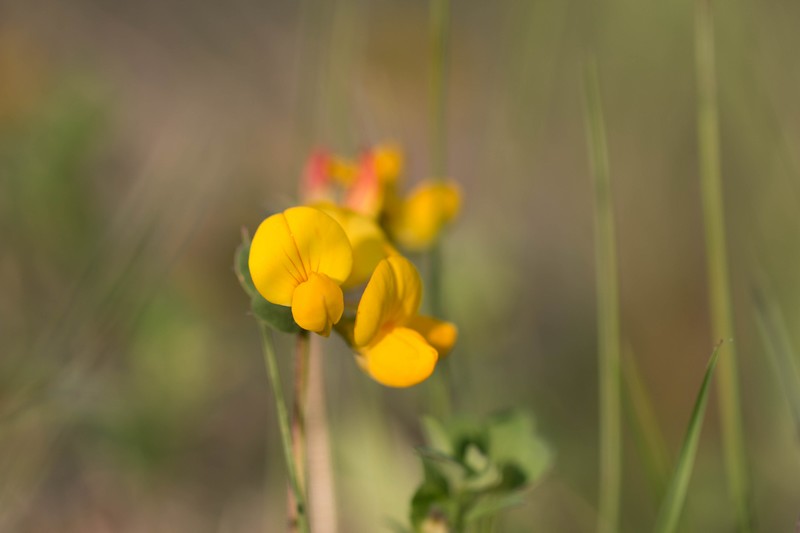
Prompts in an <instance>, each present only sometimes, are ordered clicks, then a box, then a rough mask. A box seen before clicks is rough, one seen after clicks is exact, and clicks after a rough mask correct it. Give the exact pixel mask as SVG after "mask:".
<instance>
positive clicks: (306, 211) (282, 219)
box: [249, 207, 353, 306]
mask: <svg viewBox="0 0 800 533" xmlns="http://www.w3.org/2000/svg"><path fill="white" fill-rule="evenodd" d="M352 264H353V252H352V250H351V248H350V241H348V240H347V235H345V233H344V230H343V229H342V227H341V226H339V224H338V223H337V222H336V221H335V220H333V219H332V218H331V217H329V216H328V215H326V214H325V213H323V212H322V211H320V210H318V209H314V208H311V207H292V208H291V209H287V210H286V211H284V212H283V213H279V214H277V215H272V216H271V217H269V218H267V219H266V220H264V221H263V222H262V223H261V225H260V226H259V227H258V229H257V230H256V234H255V235H254V236H253V242H252V243H251V245H250V258H249V266H250V275H251V276H252V277H253V283H254V284H255V286H256V289H258V292H259V293H261V295H262V296H263V297H264V298H265V299H267V300H268V301H270V302H272V303H274V304H278V305H287V306H288V305H291V304H292V293H293V292H294V289H295V287H297V286H298V285H300V284H301V283H303V282H304V281H307V280H308V277H309V275H310V274H311V273H312V272H317V273H319V274H325V275H326V276H327V277H329V278H330V279H331V280H332V281H334V282H335V283H337V284H341V283H342V282H344V280H345V279H347V277H348V276H349V275H350V269H351V268H352Z"/></svg>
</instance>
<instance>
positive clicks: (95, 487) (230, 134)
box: [0, 0, 800, 533]
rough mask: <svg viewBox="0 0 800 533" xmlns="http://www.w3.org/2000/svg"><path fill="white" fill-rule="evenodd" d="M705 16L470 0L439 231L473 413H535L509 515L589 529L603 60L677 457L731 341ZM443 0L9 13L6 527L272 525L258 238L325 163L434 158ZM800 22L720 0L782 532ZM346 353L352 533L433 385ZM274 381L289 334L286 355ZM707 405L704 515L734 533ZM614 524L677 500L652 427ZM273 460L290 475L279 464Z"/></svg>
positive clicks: (628, 226)
mask: <svg viewBox="0 0 800 533" xmlns="http://www.w3.org/2000/svg"><path fill="white" fill-rule="evenodd" d="M693 9H694V6H693V3H692V2H690V1H688V0H678V1H675V2H633V1H630V0H602V1H596V2H580V1H577V0H576V1H563V0H534V1H530V2H529V1H527V0H506V1H499V2H483V1H468V0H459V1H454V2H453V3H452V31H451V50H450V51H451V56H450V77H449V89H448V95H447V106H448V115H447V121H448V122H447V123H448V143H447V149H448V165H449V168H450V173H451V175H452V177H453V178H454V179H456V180H457V181H458V182H459V183H460V184H461V186H462V188H463V191H464V199H465V204H464V210H463V212H462V216H461V219H460V220H459V221H458V223H457V224H456V225H455V226H454V227H453V228H452V230H451V231H450V232H449V233H448V234H447V236H446V238H445V244H444V257H445V259H444V260H445V267H444V268H445V274H444V276H445V282H444V283H445V302H446V309H447V311H448V315H449V317H450V318H451V319H452V320H454V321H455V322H456V323H457V324H458V325H459V328H460V333H461V337H460V341H459V344H458V347H457V349H456V351H455V353H454V354H453V355H452V365H451V366H452V370H453V377H454V380H455V384H456V394H457V400H458V407H459V410H461V411H462V412H468V413H474V414H478V415H480V414H486V413H490V412H492V411H494V410H496V409H501V408H505V407H512V406H518V407H523V408H526V409H529V410H530V411H531V412H532V413H534V414H535V416H536V419H537V424H538V428H539V431H540V433H541V435H543V436H544V437H545V438H546V439H547V440H548V442H549V443H550V445H551V447H552V449H553V450H554V452H555V454H556V460H555V464H554V467H553V468H552V470H551V471H550V472H549V473H548V475H547V476H546V477H545V478H544V479H543V480H542V482H541V483H540V484H539V485H538V486H537V487H536V489H535V490H533V491H531V492H530V493H529V494H528V496H527V497H526V500H525V502H526V503H525V504H524V505H523V506H521V507H518V508H515V509H513V510H512V511H510V512H508V513H506V515H505V516H504V518H503V520H502V522H501V523H500V525H499V530H500V531H519V532H525V531H567V532H569V531H576V532H582V531H592V530H593V529H594V527H595V509H596V503H595V502H596V500H597V460H598V455H597V363H596V361H597V355H596V354H597V348H596V320H595V282H594V253H593V227H592V209H593V207H592V186H591V173H590V165H589V161H588V157H587V147H586V138H585V131H584V109H583V92H582V91H583V89H582V79H581V73H582V65H583V63H584V61H585V59H586V57H587V55H592V56H594V57H595V59H596V61H597V66H598V73H599V81H600V91H601V96H602V101H603V105H604V112H605V119H606V127H607V130H608V142H609V158H610V166H611V179H612V182H613V193H614V205H615V215H616V217H617V228H618V246H619V268H620V286H621V306H622V329H623V337H624V341H625V344H626V346H627V347H628V349H629V351H630V353H632V354H633V355H634V357H635V359H636V361H637V362H638V366H639V368H640V370H641V373H642V377H643V379H644V382H645V384H646V386H647V390H648V392H649V394H650V397H651V398H652V401H653V405H654V408H655V413H656V415H657V417H658V420H659V422H660V424H661V427H662V430H663V432H664V435H665V438H666V442H667V448H668V450H669V453H670V455H671V457H675V455H676V454H677V449H678V447H679V445H680V442H681V439H682V435H683V432H684V430H685V427H686V424H687V421H688V419H689V415H690V411H691V408H692V404H693V402H694V397H695V394H696V391H697V389H698V387H699V384H700V382H701V379H702V375H703V371H704V368H705V364H706V362H707V359H708V357H709V355H710V353H711V351H712V347H713V345H714V343H715V342H716V340H717V339H713V338H712V335H711V333H710V324H709V309H708V304H707V301H708V297H707V283H706V261H705V250H706V248H705V242H704V239H703V225H702V205H701V198H700V188H699V180H698V158H697V148H696V147H697V135H696V98H695V74H694V72H695V71H694V33H693V23H694V22H693V20H694V19H693ZM428 15H429V13H428V4H427V3H426V2H422V1H417V2H412V1H401V0H376V1H370V2H368V1H366V0H336V1H332V2H327V1H319V0H302V1H299V2H280V1H266V0H257V1H256V0H232V1H229V2H224V3H223V2H209V1H196V0H191V1H190V0H158V1H155V0H144V1H140V2H115V1H110V0H74V1H71V2H57V1H55V0H37V1H32V2H27V1H21V0H18V1H13V0H12V1H9V0H0V531H3V532H6V531H8V532H50V531H63V532H92V533H94V532H110V531H114V532H139V531H147V532H176V531H191V532H226V533H227V532H245V531H247V532H249V531H263V530H265V524H266V530H267V531H281V530H282V527H283V526H282V524H283V520H284V518H283V516H284V510H285V504H284V498H285V486H284V481H285V472H284V467H283V464H282V459H281V450H280V444H279V438H278V432H277V422H276V420H275V412H274V406H273V404H272V401H271V399H270V395H269V391H268V389H267V381H266V377H265V372H264V368H263V361H262V358H261V355H260V348H259V336H258V330H257V328H256V326H255V324H254V322H253V319H252V317H250V316H248V301H247V298H246V296H245V295H244V293H243V292H242V291H241V289H240V288H239V286H238V284H237V280H236V278H235V277H234V275H233V271H232V257H233V252H234V249H235V247H236V245H237V243H238V242H239V239H240V231H241V228H242V227H246V228H249V229H250V230H251V231H252V230H254V229H255V227H256V226H257V224H258V223H259V222H260V220H261V219H262V218H263V217H264V216H265V215H266V214H267V213H269V212H271V211H275V210H280V209H283V208H285V207H287V206H289V205H290V204H292V203H293V202H295V201H296V198H297V180H298V176H299V174H300V171H301V168H302V165H303V162H304V160H305V158H306V156H307V155H308V153H309V151H310V150H311V149H312V148H314V147H317V146H328V147H331V148H332V149H334V150H336V151H339V152H342V153H345V154H355V153H357V151H358V150H359V149H361V148H363V147H366V146H369V145H370V144H372V143H375V142H379V141H383V140H394V141H396V142H398V143H400V144H401V145H402V146H403V147H404V148H405V150H406V157H407V176H406V178H407V181H408V183H409V184H413V183H414V182H415V181H416V180H419V179H422V178H424V177H427V174H428V170H427V169H428V168H430V160H431V154H430V151H429V147H430V145H431V142H430V124H431V113H430V97H429V95H430V65H431V59H430V57H431V45H430V34H429V17H428ZM798 22H800V4H797V3H796V2H790V1H779V0H770V1H768V2H758V3H757V2H746V1H744V0H731V1H727V2H719V3H718V5H717V9H716V11H715V23H716V45H717V75H718V88H719V103H720V117H721V124H720V126H721V140H722V144H721V150H722V173H723V179H724V191H725V202H726V221H727V231H728V242H729V259H730V265H731V273H732V291H733V300H734V314H735V320H736V336H735V339H734V341H733V342H735V343H736V346H737V347H738V350H739V354H740V359H741V377H742V398H743V409H744V419H745V430H746V444H747V451H748V456H749V460H750V473H751V477H752V484H753V494H754V508H755V514H756V517H757V520H758V524H759V529H760V530H761V531H789V530H791V529H792V528H793V527H794V523H795V521H796V520H797V518H798V513H800V483H798V480H800V461H798V457H799V456H798V451H799V450H798V440H797V439H798V432H797V425H796V424H795V423H794V421H793V419H792V416H791V411H790V409H789V403H787V401H786V395H785V394H784V389H783V388H782V382H781V381H780V380H779V379H778V378H777V373H776V372H775V369H774V366H773V365H772V363H771V362H770V359H769V358H768V357H767V356H766V355H765V350H764V344H763V340H764V339H763V338H762V337H761V336H760V335H759V330H758V329H757V327H756V321H755V311H756V309H755V306H754V296H753V291H754V288H756V287H760V286H766V287H769V292H768V293H767V294H768V296H767V298H768V300H769V302H770V303H771V305H772V306H773V307H774V308H776V309H778V310H779V312H780V313H781V314H782V316H783V317H784V320H785V322H786V324H788V331H789V336H790V340H791V341H792V342H794V343H795V344H796V345H797V346H798V347H800V334H799V333H798V331H800V330H798V328H796V327H795V325H796V324H797V323H798V320H800V304H798V302H800V300H799V299H798V297H800V283H799V282H798V278H797V272H798V265H799V264H800V246H798V243H800V156H799V155H798V154H800V105H798V98H797V95H798V94H800V68H799V67H798V65H797V57H796V56H797V47H798V46H800V40H798V34H797V31H796V30H797V26H798ZM323 346H324V348H325V351H326V353H325V360H324V376H325V382H326V385H327V392H328V412H329V424H330V428H331V450H332V458H333V465H334V473H335V476H336V486H337V495H336V497H337V501H338V515H339V525H340V530H341V531H347V532H351V531H352V532H373V531H383V530H388V528H387V525H386V524H387V523H389V522H390V521H391V520H397V521H401V522H402V521H405V519H406V515H407V509H408V500H409V497H410V495H411V493H412V491H413V490H414V487H415V485H416V483H418V482H419V481H420V479H421V476H422V472H421V467H420V465H419V463H418V460H417V458H416V457H415V454H414V446H416V445H419V444H421V443H422V437H421V434H420V430H419V425H418V417H419V415H420V414H423V413H426V412H428V411H429V404H428V402H427V399H428V397H429V394H428V392H429V391H428V389H427V388H428V387H429V385H427V384H423V385H421V386H419V387H416V388H414V389H411V390H399V391H398V390H387V389H383V388H381V387H380V386H378V385H377V384H375V383H373V382H371V381H370V380H369V379H368V378H367V377H366V376H365V375H363V374H362V373H361V372H360V371H359V370H358V368H357V367H356V365H355V364H354V362H353V360H352V358H351V357H350V355H349V354H348V352H347V350H346V348H345V347H344V346H343V345H342V344H341V343H340V342H339V341H338V340H334V339H331V340H329V341H326V342H325V343H323ZM278 347H279V350H280V352H281V353H282V354H284V356H283V357H282V362H283V364H284V367H283V371H284V373H285V374H288V372H289V354H290V351H291V342H290V340H287V339H283V338H280V339H279V342H278ZM714 403H715V402H714V401H712V402H711V403H710V409H709V412H708V416H707V420H706V425H705V428H704V431H703V436H702V441H701V445H700V451H699V456H698V461H697V465H696V468H695V471H694V475H693V479H692V484H691V488H690V492H689V498H688V502H687V508H686V513H685V517H684V522H683V524H684V525H683V526H682V527H683V528H684V529H683V530H685V531H706V532H716V531H720V532H725V531H732V529H733V524H734V518H733V513H732V512H731V504H730V503H729V500H728V497H727V494H726V490H725V477H724V472H723V467H722V461H721V453H720V446H719V444H720V442H719V426H718V421H717V411H716V407H715V405H714ZM625 435H626V436H625V442H624V447H625V452H624V491H623V505H622V509H623V523H622V526H623V530H624V531H642V530H647V529H649V528H650V526H651V524H652V523H653V518H654V516H655V513H656V502H655V501H654V499H653V497H652V495H651V493H650V492H649V491H648V489H647V479H646V476H645V475H644V473H643V468H642V460H641V457H640V455H639V454H638V452H637V448H636V446H635V442H634V440H633V439H632V437H631V432H630V431H629V430H626V434H625ZM265 465H266V466H265Z"/></svg>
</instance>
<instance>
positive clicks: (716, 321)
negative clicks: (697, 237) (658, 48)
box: [695, 0, 752, 531]
mask: <svg viewBox="0 0 800 533" xmlns="http://www.w3.org/2000/svg"><path fill="white" fill-rule="evenodd" d="M695 46H696V50H695V52H696V67H697V106H698V109H697V134H698V152H699V158H700V183H701V189H702V196H703V219H704V225H705V238H706V255H707V261H708V285H709V299H710V307H711V322H712V330H713V335H714V337H715V338H716V339H732V338H733V310H732V307H731V296H730V289H729V287H730V280H729V273H728V260H727V249H726V236H725V210H724V203H723V192H722V176H721V170H720V141H719V118H718V106H717V88H716V75H715V59H714V21H713V15H712V9H711V2H710V0H696V2H695ZM722 349H723V350H727V351H728V353H727V354H723V355H722V357H721V360H720V362H719V370H718V372H719V378H718V379H719V381H718V387H717V400H718V404H719V410H720V418H721V427H722V446H723V456H724V460H725V470H726V474H727V478H728V489H729V491H730V496H731V498H732V500H733V504H734V505H733V507H734V509H733V511H734V513H735V514H736V521H737V523H738V527H739V530H740V531H750V530H751V529H752V518H751V516H750V504H749V500H750V498H749V493H748V491H749V489H748V474H747V460H746V456H745V448H744V435H743V429H742V414H741V405H740V403H741V402H740V398H739V375H738V362H737V357H736V349H735V344H733V343H731V342H728V343H726V344H725V346H723V348H722Z"/></svg>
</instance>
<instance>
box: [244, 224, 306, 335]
mask: <svg viewBox="0 0 800 533" xmlns="http://www.w3.org/2000/svg"><path fill="white" fill-rule="evenodd" d="M249 257H250V236H249V235H248V234H247V231H246V230H242V244H240V245H239V246H238V247H237V248H236V254H235V255H234V260H233V269H234V272H236V278H237V279H238V280H239V283H240V284H241V286H242V288H243V289H244V291H245V292H246V293H247V294H248V295H249V296H250V307H251V309H252V310H253V314H254V315H255V316H256V318H258V319H259V320H261V321H262V322H264V323H265V324H267V325H268V326H269V327H271V328H272V329H275V330H277V331H282V332H284V333H297V332H298V331H301V328H300V326H298V325H297V323H296V322H295V321H294V317H293V316H292V309H291V308H290V307H286V306H283V305H277V304H274V303H271V302H268V301H267V300H265V299H264V297H263V296H261V295H260V294H259V293H258V291H257V290H256V286H255V284H254V283H253V278H252V276H250V267H249V264H248V261H249Z"/></svg>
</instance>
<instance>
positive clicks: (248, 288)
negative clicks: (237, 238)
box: [233, 229, 258, 298]
mask: <svg viewBox="0 0 800 533" xmlns="http://www.w3.org/2000/svg"><path fill="white" fill-rule="evenodd" d="M249 258H250V236H249V235H248V234H247V230H245V229H242V244H240V245H239V246H238V247H237V248H236V254H235V255H234V259H233V270H234V272H236V279H238V280H239V284H241V286H242V288H243V289H244V292H246V293H247V294H248V295H250V297H251V298H252V297H253V296H254V295H256V294H258V291H257V290H256V286H255V284H253V278H252V277H251V276H250V267H249V265H248V260H249Z"/></svg>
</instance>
